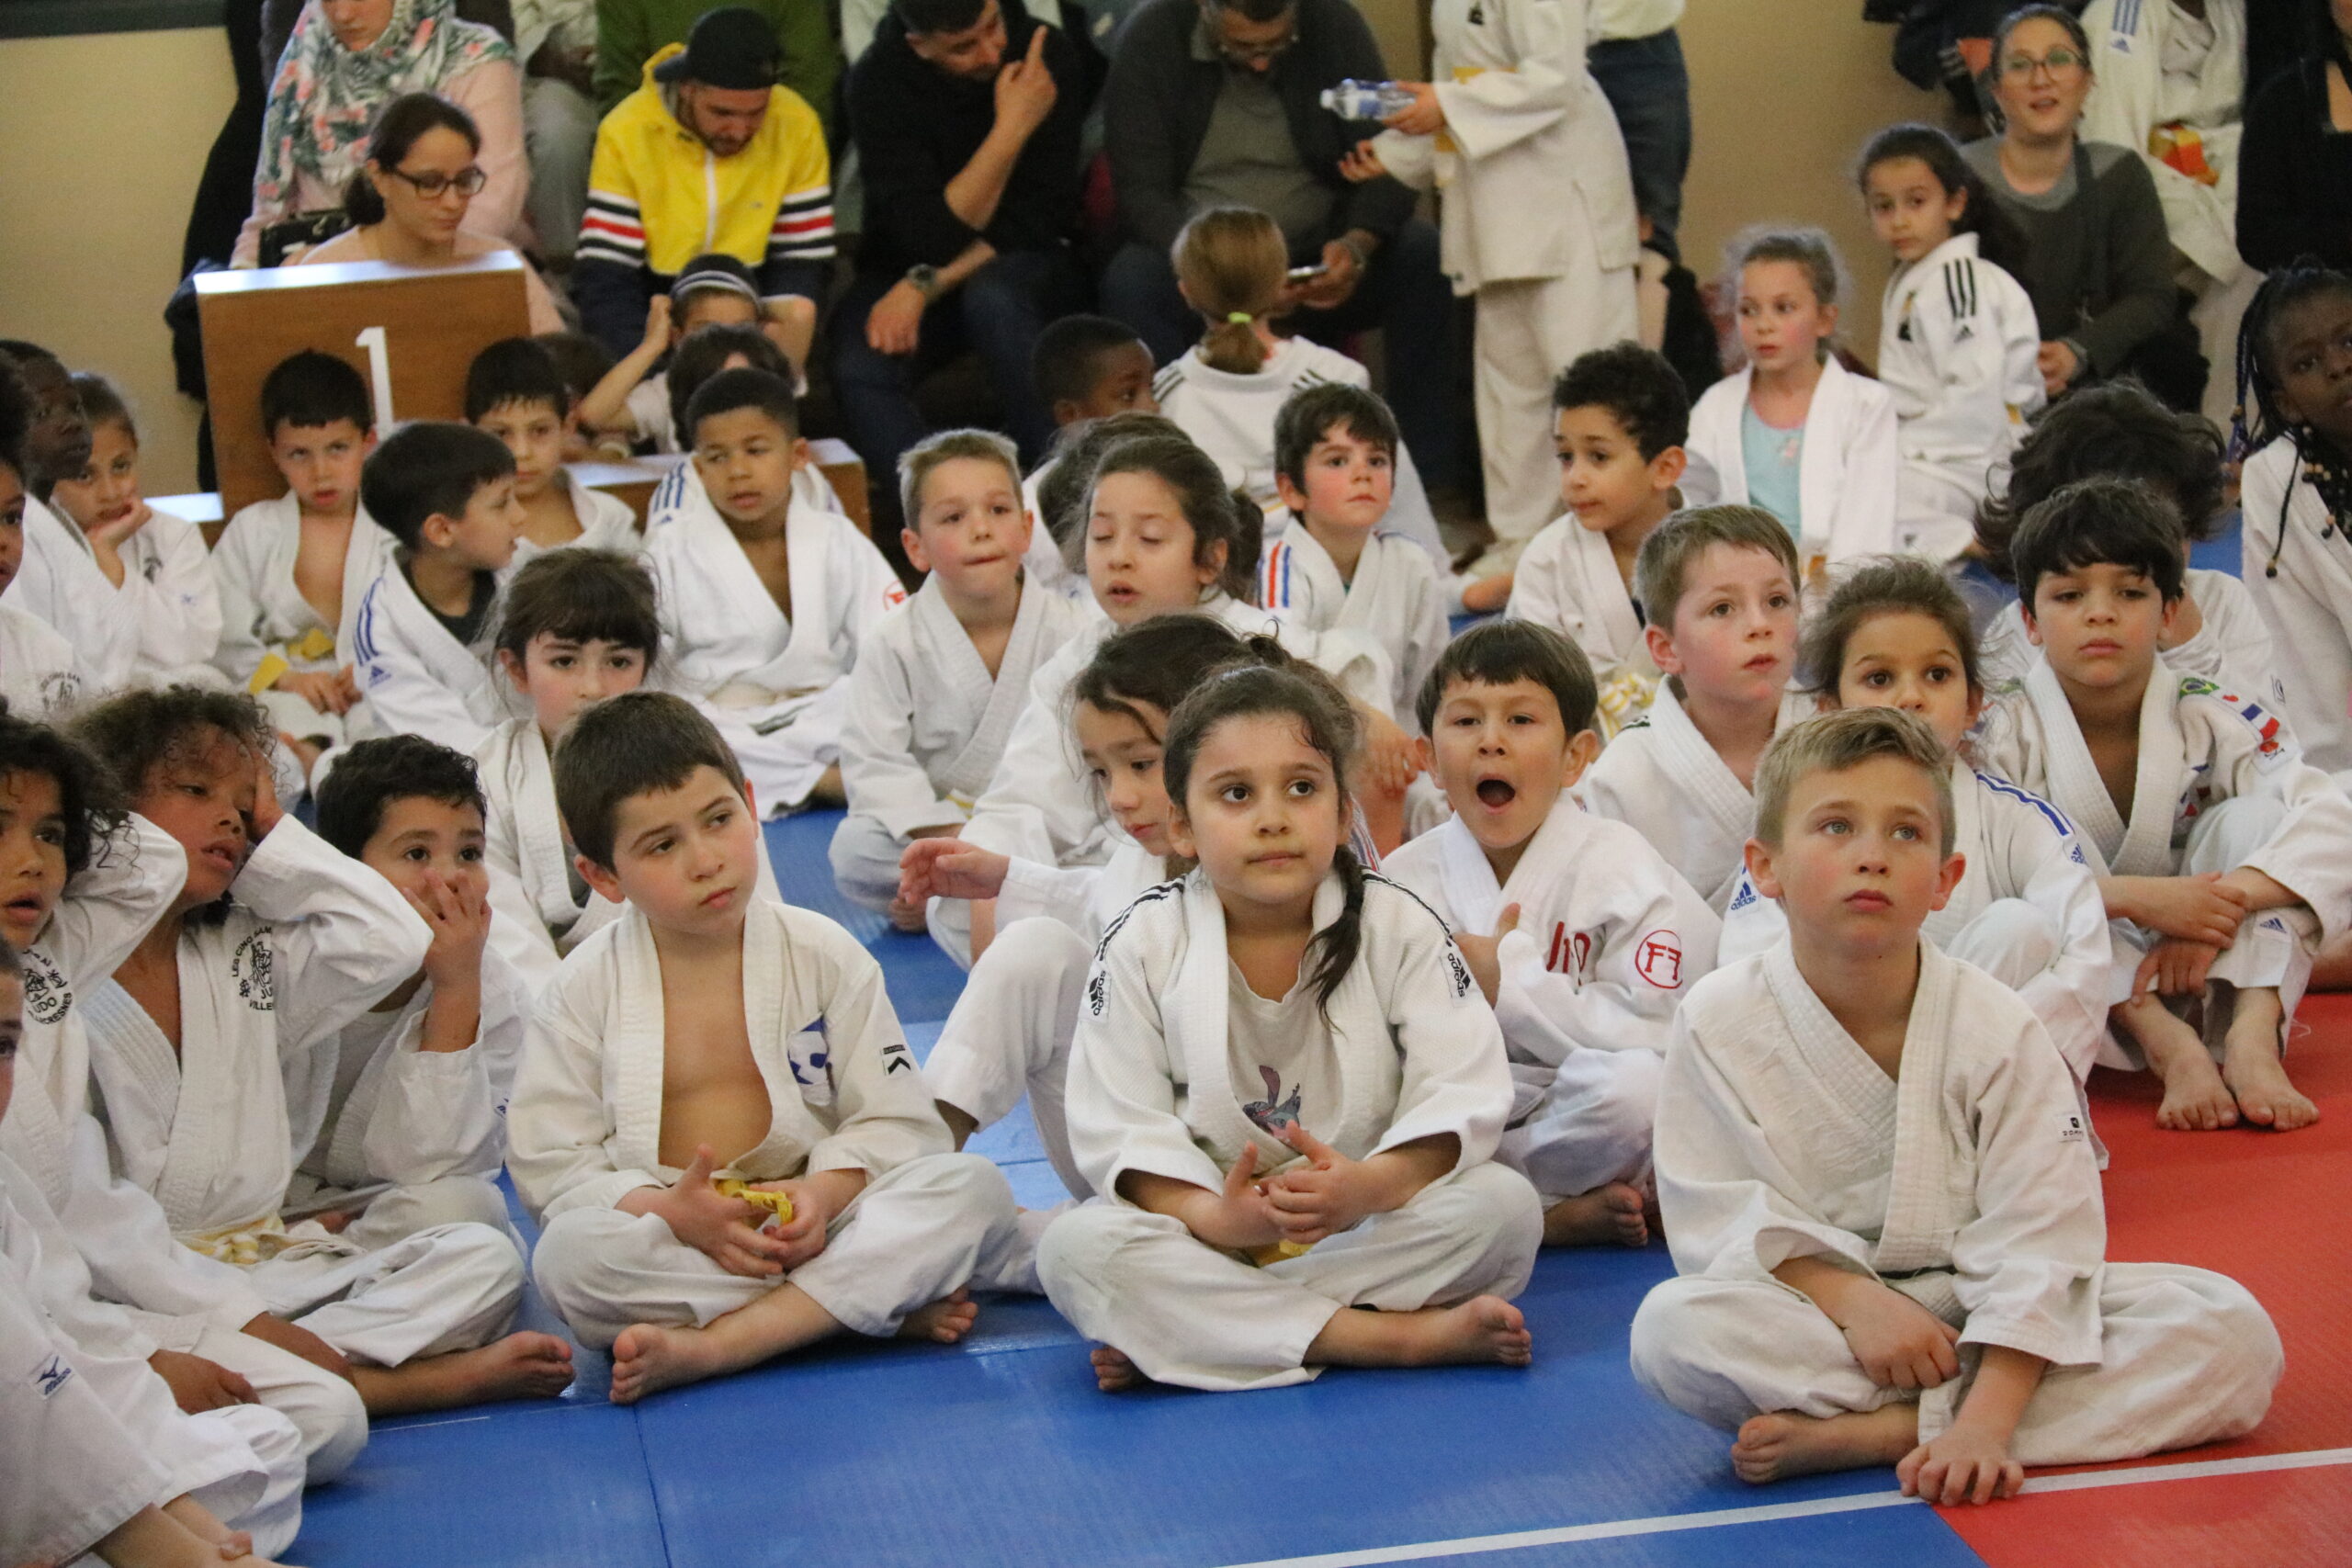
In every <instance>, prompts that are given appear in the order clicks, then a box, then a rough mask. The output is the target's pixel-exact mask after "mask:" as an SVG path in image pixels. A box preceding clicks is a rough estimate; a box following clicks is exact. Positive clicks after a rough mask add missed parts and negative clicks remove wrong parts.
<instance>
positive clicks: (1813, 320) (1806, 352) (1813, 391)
mask: <svg viewBox="0 0 2352 1568" xmlns="http://www.w3.org/2000/svg"><path fill="white" fill-rule="evenodd" d="M1844 271H1845V269H1844V267H1843V265H1841V264H1840V263H1839V261H1838V252H1837V249H1836V247H1834V246H1833V245H1831V244H1830V243H1829V236H1828V235H1826V234H1825V233H1823V232H1822V231H1820V230H1818V229H1765V230H1751V231H1748V232H1747V233H1744V234H1742V235H1741V236H1739V238H1737V239H1736V240H1735V241H1733V242H1732V245H1731V265H1730V266H1729V267H1728V268H1726V269H1725V276H1724V289H1725V292H1727V293H1732V294H1734V295H1735V296H1736V299H1737V309H1738V312H1739V341H1740V346H1741V347H1742V348H1744V349H1745V350H1746V351H1747V365H1746V366H1744V367H1742V368H1741V369H1739V370H1738V371H1737V372H1736V373H1735V374H1733V375H1731V376H1727V377H1725V378H1724V379H1723V380H1720V381H1718V382H1716V383H1715V384H1714V385H1713V386H1712V387H1710V388H1708V389H1706V390H1705V391H1704V392H1702V393H1701V394H1700V397H1699V400H1698V403H1697V404H1696V405H1695V406H1694V407H1693V408H1692V409H1691V446H1690V453H1691V466H1690V468H1689V470H1688V471H1687V472H1686V473H1685V474H1684V475H1683V477H1682V499H1683V501H1684V502H1685V503H1686V504H1688V505H1691V506H1706V505H1710V504H1713V503H1714V502H1735V503H1737V504H1741V505H1751V506H1760V507H1762V508H1763V509H1764V510H1765V511H1767V512H1769V513H1771V514H1772V515H1773V516H1775V517H1777V518H1779V519H1780V520H1781V526H1783V527H1785V528H1786V529H1788V531H1789V534H1790V536H1792V538H1794V539H1795V540H1796V541H1797V558H1798V559H1799V561H1801V562H1802V563H1803V566H1804V571H1803V573H1802V575H1803V577H1804V580H1806V581H1810V580H1811V579H1812V578H1813V577H1814V575H1815V573H1816V572H1818V571H1819V570H1820V569H1821V568H1822V567H1823V566H1824V565H1826V564H1828V563H1830V562H1834V561H1842V560H1849V559H1851V558H1854V557H1856V556H1871V555H1884V554H1885V553H1886V552H1887V551H1889V550H1892V549H1894V548H1896V547H1897V546H1898V545H1899V544H1900V543H1901V541H1900V539H1899V538H1898V537H1897V535H1896V530H1895V513H1896V506H1897V499H1896V497H1897V482H1896V480H1897V475H1898V473H1899V472H1900V470H1901V468H1902V459H1901V454H1900V451H1899V449H1898V447H1897V446H1896V437H1895V418H1894V398H1893V397H1892V396H1890V395H1889V394H1888V392H1887V389H1885V388H1884V387H1882V386H1880V385H1879V384H1878V383H1877V382H1875V381H1873V380H1871V379H1870V378H1868V377H1863V376H1857V375H1855V374H1854V373H1853V372H1851V371H1849V370H1848V369H1847V368H1846V367H1844V366H1843V365H1840V364H1839V363H1838V355H1836V354H1835V353H1833V352H1832V349H1831V340H1832V339H1833V338H1835V337H1836V335H1837V332H1838V296H1839V294H1840V292H1841V288H1840V282H1841V279H1842V277H1843V275H1844Z"/></svg>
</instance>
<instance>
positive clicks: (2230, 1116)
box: [2115, 996, 2238, 1133]
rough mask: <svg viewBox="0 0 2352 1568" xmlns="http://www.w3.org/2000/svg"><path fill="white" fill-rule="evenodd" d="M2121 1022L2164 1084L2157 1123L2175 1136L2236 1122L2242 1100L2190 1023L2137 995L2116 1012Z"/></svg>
mask: <svg viewBox="0 0 2352 1568" xmlns="http://www.w3.org/2000/svg"><path fill="white" fill-rule="evenodd" d="M2115 1016H2116V1018H2117V1020H2118V1021H2120V1022H2121V1023H2122V1025H2123V1027H2124V1029H2125V1031H2126V1032H2128V1033H2130V1034H2131V1037H2132V1038H2133V1039H2134V1040H2137V1041H2138V1042H2139V1043H2140V1050H2141V1053H2142V1054H2143V1055H2145V1056H2146V1057H2147V1058H2148V1066H2149V1069H2150V1070H2151V1071H2153V1072H2154V1074H2155V1075H2156V1077H2158V1078H2159V1079H2160V1080H2162V1081H2163V1083H2164V1086H2165V1102H2164V1103H2163V1104H2162V1105H2160V1106H2158V1107H2157V1108H2156V1125H2157V1126H2159V1127H2164V1128H2168V1129H2170V1130H2171V1131H2173V1132H2176V1133H2211V1132H2213V1131H2216V1130H2217V1129H2219V1128H2222V1127H2234V1126H2236V1125H2237V1124H2238V1102H2237V1101H2236V1100H2233V1099H2232V1098H2231V1095H2230V1089H2229V1086H2228V1085H2227V1084H2225V1083H2223V1082H2222V1074H2221V1069H2219V1068H2218V1067H2216V1066H2213V1054H2212V1053H2211V1052H2210V1051H2208V1050H2206V1049H2205V1042H2204V1041H2203V1040H2202V1039H2201V1038H2199V1035H2198V1032H2197V1031H2195V1030H2194V1029H2191V1028H2189V1027H2188V1021H2186V1020H2185V1019H2180V1018H2176V1017H2174V1016H2173V1014H2172V1012H2171V1011H2170V1010H2168V1009H2166V1008H2165V1005H2164V1003H2163V1002H2162V1001H2160V1000H2158V999H2157V998H2155V997H2153V996H2147V997H2135V998H2132V999H2131V1001H2128V1002H2125V1003H2123V1004H2121V1005H2120V1006H2119V1007H2117V1008H2116V1009H2115Z"/></svg>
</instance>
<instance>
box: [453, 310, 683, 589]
mask: <svg viewBox="0 0 2352 1568" xmlns="http://www.w3.org/2000/svg"><path fill="white" fill-rule="evenodd" d="M466 423H468V424H470V425H472V426H473V427H474V428H475V429H477V430H486V431H488V432H489V433H490V434H492V435H495V436H497V437H498V439H499V440H500V441H502V442H503V443H504V444H505V446H506V450H507V451H509V452H511V453H513V454H514V456H515V501H516V502H519V503H520V504H521V506H522V508H523V533H522V536H521V537H520V538H518V539H516V540H515V560H516V561H518V562H521V561H526V560H529V559H530V558H532V557H533V556H535V555H537V554H538V553H539V552H540V551H542V550H552V549H557V548H560V547H562V546H565V545H574V544H578V545H593V546H595V547H599V548H602V549H607V550H620V551H623V552H625V553H629V554H634V553H635V552H636V551H637V549H638V548H639V543H640V541H639V538H638V534H637V514H636V513H633V512H631V511H630V510H629V509H628V502H625V501H623V500H621V499H620V498H619V497H618V496H615V495H609V494H607V493H605V491H600V490H590V489H589V488H588V487H587V486H586V485H583V484H581V483H578V482H577V481H575V480H574V479H572V477H571V472H570V470H568V469H566V468H564V466H563V446H564V440H565V437H566V436H567V435H568V434H570V433H571V426H572V408H571V389H570V388H569V387H567V386H566V385H564V380H563V373H562V372H561V371H560V370H558V369H557V368H556V363H555V356H554V355H551V354H549V353H548V351H547V349H546V348H545V347H544V346H543V345H542V344H540V343H539V342H538V340H537V339H536V338H527V337H510V338H505V339H503V340H501V341H500V342H497V343H493V344H491V345H490V346H489V347H488V348H485V349H483V350H482V351H481V353H480V354H477V355H474V362H473V364H472V365H470V366H469V367H467V369H466Z"/></svg>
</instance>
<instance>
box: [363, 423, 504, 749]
mask: <svg viewBox="0 0 2352 1568" xmlns="http://www.w3.org/2000/svg"><path fill="white" fill-rule="evenodd" d="M359 493H360V499H361V501H362V502H363V503H364V504H365V505H366V506H367V508H368V515H369V516H371V517H373V518H375V519H376V521H377V522H378V523H379V524H381V525H383V527H384V530H385V531H386V532H387V533H389V534H390V535H391V536H392V537H393V538H395V539H397V540H399V541H400V547H399V548H397V549H395V550H394V551H393V552H392V554H391V556H390V558H388V559H387V560H386V561H385V562H384V568H383V570H381V571H380V572H379V573H378V574H377V576H376V581H374V582H373V583H371V584H369V585H368V596H367V598H365V599H364V600H362V601H361V602H360V605H359V622H358V626H357V629H356V631H355V632H354V633H353V639H352V647H353V656H354V658H355V659H356V661H357V662H356V668H357V671H358V681H359V692H360V694H361V695H362V696H364V697H365V698H367V699H368V707H369V709H370V710H371V711H372V713H373V715H374V717H375V723H376V727H377V729H378V730H379V732H380V733H382V734H386V735H430V736H432V737H433V738H434V739H436V740H438V741H440V742H442V743H443V744H444V745H447V746H455V747H458V749H459V750H473V748H475V747H476V746H479V745H481V742H482V740H483V739H484V738H486V737H487V736H488V735H489V734H490V731H491V728H492V726H494V725H496V724H497V723H498V722H499V720H500V719H502V718H503V717H505V713H504V710H503V708H502V706H501V705H500V698H499V694H498V688H497V687H496V686H495V685H494V684H492V682H491V678H490V634H491V631H492V628H493V627H494V626H496V625H497V617H496V606H497V602H498V589H499V584H500V583H501V582H503V581H504V580H505V575H506V570H507V568H508V567H510V566H512V565H513V564H514V561H515V540H516V539H517V538H519V537H520V536H522V531H523V508H522V506H521V504H520V503H519V502H516V501H515V457H514V454H512V453H510V452H509V451H507V450H506V446H505V444H504V443H503V442H501V441H500V440H499V439H498V437H496V436H495V435H492V434H489V433H488V432H487V431H481V430H476V429H475V428H474V427H473V426H471V425H469V424H449V423H439V422H434V421H423V422H420V423H415V424H412V425H408V426H406V427H405V428H403V429H401V430H398V431H395V432H394V433H393V434H390V436H387V437H386V438H385V440H384V443H383V445H381V446H378V447H377V448H376V450H375V452H374V453H373V454H372V455H370V456H369V457H368V465H367V467H366V468H364V469H362V470H361V472H360V477H359Z"/></svg>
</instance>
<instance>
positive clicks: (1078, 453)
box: [1021, 403, 1264, 604]
mask: <svg viewBox="0 0 2352 1568" xmlns="http://www.w3.org/2000/svg"><path fill="white" fill-rule="evenodd" d="M1152 406H1153V409H1154V411H1155V412H1150V413H1145V412H1141V411H1140V410H1136V411H1133V412H1125V413H1114V414H1106V415H1105V416H1103V418H1101V419H1081V420H1079V421H1077V422H1076V423H1071V424H1065V425H1063V426H1062V427H1061V428H1060V429H1059V430H1057V431H1056V432H1055V433H1054V444H1053V446H1052V447H1051V448H1050V449H1049V450H1048V451H1047V452H1046V460H1045V461H1044V462H1042V463H1040V464H1038V465H1037V466H1036V467H1035V468H1032V469H1031V470H1029V477H1028V478H1027V479H1023V481H1022V482H1021V493H1022V495H1023V497H1024V498H1025V499H1026V500H1027V501H1028V502H1029V510H1030V512H1031V513H1032V514H1033V515H1035V517H1036V519H1037V528H1036V532H1035V534H1034V535H1032V536H1031V537H1030V541H1029V554H1028V557H1027V558H1026V559H1025V560H1023V562H1022V564H1023V566H1024V567H1026V568H1027V569H1028V570H1029V572H1030V574H1031V575H1032V576H1034V577H1035V578H1036V579H1037V581H1040V582H1045V583H1048V584H1051V585H1052V586H1053V587H1054V588H1055V589H1056V591H1057V592H1061V593H1064V594H1067V595H1068V596H1069V597H1070V598H1072V599H1075V600H1077V601H1078V602H1079V603H1080V604H1085V603H1087V602H1088V601H1089V600H1091V598H1092V597H1093V593H1092V591H1091V589H1090V588H1089V587H1088V586H1087V581H1086V510H1087V495H1088V492H1089V491H1091V489H1092V488H1093V480H1094V466H1095V465H1096V464H1097V463H1099V462H1101V461H1102V460H1103V454H1104V453H1105V452H1108V451H1109V450H1110V449H1111V448H1112V447H1114V446H1117V445H1118V444H1119V443H1120V442H1122V441H1126V440H1129V439H1132V438H1133V437H1135V436H1137V435H1177V436H1184V432H1183V430H1182V427H1181V426H1179V425H1178V424H1177V423H1176V422H1175V421H1174V420H1171V419H1169V418H1166V417H1165V416H1163V415H1161V414H1160V413H1159V412H1156V411H1157V410H1158V407H1159V405H1158V404H1157V403H1154V404H1153V405H1152ZM1184 439H1186V440H1188V441H1189V440H1191V439H1192V438H1191V437H1190V436H1184ZM1263 515H1264V514H1263V513H1260V516H1261V531H1262V527H1263V524H1262V518H1263Z"/></svg>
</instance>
